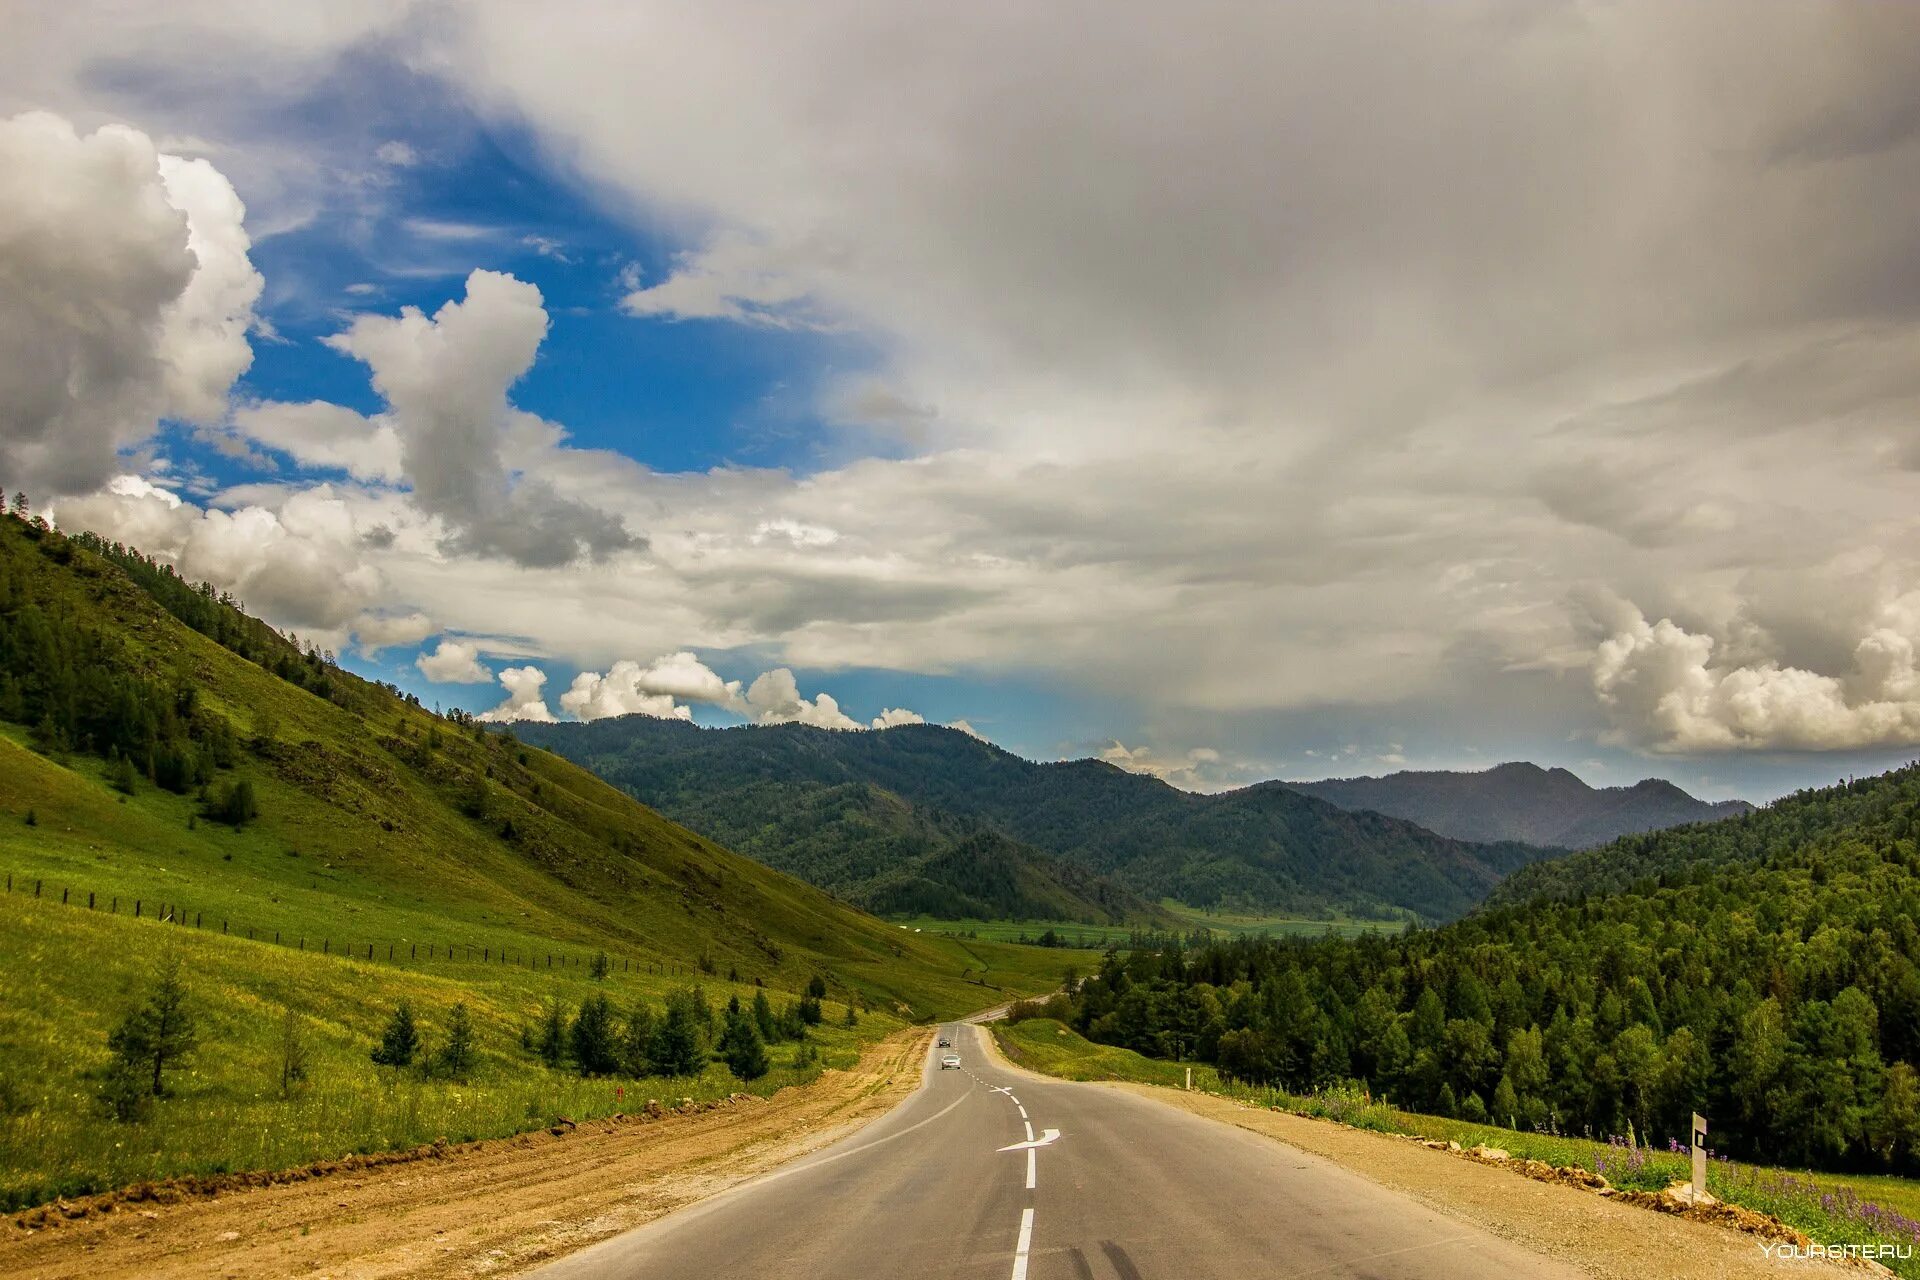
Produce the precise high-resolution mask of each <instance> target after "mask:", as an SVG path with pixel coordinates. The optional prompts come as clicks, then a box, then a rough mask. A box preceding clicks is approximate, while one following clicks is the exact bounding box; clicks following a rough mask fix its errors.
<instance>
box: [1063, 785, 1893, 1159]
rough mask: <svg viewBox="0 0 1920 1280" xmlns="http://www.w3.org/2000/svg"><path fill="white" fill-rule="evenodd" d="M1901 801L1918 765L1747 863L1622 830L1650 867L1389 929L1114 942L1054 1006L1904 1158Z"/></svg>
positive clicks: (1191, 1055)
mask: <svg viewBox="0 0 1920 1280" xmlns="http://www.w3.org/2000/svg"><path fill="white" fill-rule="evenodd" d="M1823 807H1831V808H1832V809H1834V810H1836V811H1837V812H1839V813H1842V814H1844V815H1846V820H1845V821H1840V820H1837V819H1835V817H1834V815H1833V814H1831V813H1826V814H1823V813H1821V812H1820V810H1821V809H1822V808H1823ZM1916 812H1920V772H1916V771H1915V770H1913V769H1906V770H1900V771H1897V772H1895V773H1892V774H1888V775H1886V776H1884V777H1882V778H1879V779H1872V780H1868V781H1867V782H1865V783H1862V782H1856V783H1852V784H1847V785H1845V786H1842V787H1838V788H1833V789H1830V790H1829V791H1828V792H1825V793H1811V794H1809V795H1807V796H1803V797H1800V798H1798V801H1797V804H1796V805H1795V806H1793V811H1791V812H1789V813H1788V814H1787V815H1785V817H1784V818H1783V817H1781V816H1779V815H1760V816H1759V817H1757V819H1756V823H1757V825H1758V826H1760V827H1762V828H1763V829H1766V830H1770V831H1773V832H1775V833H1776V836H1777V838H1774V839H1772V840H1771V841H1770V843H1769V844H1768V846H1767V847H1766V848H1765V849H1763V850H1760V851H1759V854H1758V856H1757V860H1756V859H1754V858H1726V857H1712V858H1702V859H1696V860H1692V861H1689V860H1687V859H1685V858H1682V857H1679V856H1673V857H1666V856H1665V853H1670V852H1671V850H1665V851H1664V852H1663V851H1662V848H1661V845H1662V836H1652V837H1633V838H1631V839H1630V840H1629V841H1628V842H1626V843H1627V847H1628V848H1629V850H1630V856H1631V857H1632V858H1633V859H1634V860H1635V861H1637V862H1639V863H1641V864H1643V865H1644V864H1645V863H1646V861H1647V856H1646V855H1647V853H1648V850H1649V848H1651V849H1652V850H1653V851H1654V852H1655V853H1656V854H1658V855H1661V856H1659V857H1657V858H1656V859H1655V861H1656V862H1657V863H1658V864H1659V866H1660V869H1659V870H1658V871H1656V872H1654V873H1652V874H1638V875H1634V876H1630V877H1628V878H1626V879H1625V880H1623V881H1620V882H1619V883H1620V884H1621V886H1622V887H1619V888H1616V889H1615V890H1614V891H1612V892H1608V893H1604V894H1588V893H1584V892H1580V891H1578V890H1577V889H1576V890H1575V891H1573V892H1572V893H1571V894H1568V895H1555V894H1547V895H1543V896H1535V897H1531V898H1525V899H1521V900H1518V901H1506V902H1503V903H1501V904H1499V905H1496V906H1493V907H1490V908H1487V909H1483V910H1482V911H1480V912H1478V913H1476V914H1475V915H1473V916H1470V917H1468V918H1467V919H1465V920H1462V921H1459V922H1457V923H1455V924H1452V925H1448V926H1445V927H1443V928H1439V929H1433V930H1412V931H1409V932H1407V933H1405V934H1404V935H1401V936H1397V937H1384V936H1371V937H1363V938H1357V939H1333V938H1329V939H1322V940H1317V941H1285V940H1279V939H1272V938H1261V939H1237V940H1232V941H1209V942H1205V943H1201V944H1199V945H1183V944H1181V943H1179V942H1177V941H1168V942H1167V943H1165V944H1164V945H1162V946H1159V947H1157V948H1153V949H1150V950H1142V951H1136V952H1133V953H1131V954H1126V955H1122V954H1121V953H1119V952H1118V951H1114V952H1110V953H1109V954H1108V956H1107V957H1106V959H1105V961H1104V962H1103V963H1102V965H1101V966H1100V969H1099V971H1098V972H1097V973H1095V974H1094V975H1092V976H1091V977H1089V978H1088V979H1086V980H1085V981H1084V982H1081V983H1079V984H1078V985H1077V989H1076V990H1075V992H1074V993H1073V995H1072V997H1071V999H1070V1000H1068V1001H1066V1002H1065V1005H1066V1007H1065V1008H1063V1009H1062V1010H1061V1012H1062V1013H1064V1014H1065V1016H1066V1018H1067V1019H1068V1020H1069V1021H1070V1022H1072V1023H1073V1024H1074V1025H1075V1026H1076V1027H1078V1028H1079V1029H1080V1030H1081V1031H1082V1032H1083V1033H1084V1034H1086V1035H1087V1036H1089V1037H1090V1038H1091V1039H1094V1040H1097V1041H1101V1042H1104V1043H1110V1044H1119V1045H1124V1046H1126V1047H1128V1048H1132V1049H1136V1050H1139V1051H1140V1052H1143V1053H1149V1054H1154V1055H1157V1056H1162V1057H1169V1058H1175V1059H1194V1060H1201V1061H1206V1062H1212V1063H1214V1064H1216V1065H1217V1066H1218V1068H1219V1069H1220V1071H1221V1072H1222V1074H1224V1075H1226V1076H1228V1077H1230V1078H1234V1079H1238V1080H1243V1081H1248V1082H1252V1083H1259V1084H1270V1085H1275V1086H1278V1087H1280V1088H1283V1089H1286V1090H1289V1091H1294V1092H1308V1091H1312V1090H1315V1089H1320V1088H1325V1087H1328V1086H1332V1085H1336V1084H1340V1083H1343V1082H1348V1081H1357V1082H1360V1083H1362V1084H1364V1085H1365V1086H1366V1087H1368V1088H1370V1089H1371V1090H1373V1091H1374V1092H1375V1093H1378V1094H1382V1095H1385V1096H1386V1097H1387V1098H1389V1099H1390V1100H1392V1101H1393V1102H1395V1103H1397V1104H1398V1105H1401V1106H1403V1107H1406V1108H1408V1109H1410V1110H1414V1111H1423V1112H1431V1113H1438V1114H1444V1115H1451V1116H1458V1117H1461V1118H1465V1119H1468V1120H1474V1121H1481V1120H1490V1121H1493V1122H1495V1123H1498V1124H1502V1125H1512V1126H1517V1127H1520V1128H1531V1129H1543V1130H1551V1131H1556V1132H1562V1133H1574V1134H1591V1135H1594V1136H1599V1137H1605V1136H1608V1135H1612V1134H1625V1133H1627V1132H1629V1126H1631V1128H1632V1131H1633V1132H1634V1133H1636V1134H1637V1135H1640V1136H1644V1137H1652V1138H1668V1137H1671V1138H1675V1139H1678V1140H1680V1141H1682V1142H1684V1141H1686V1139H1687V1136H1688V1120H1689V1117H1690V1115H1691V1113H1692V1112H1695V1111H1699V1112H1701V1113H1703V1114H1705V1115H1707V1116H1709V1117H1710V1118H1711V1122H1712V1124H1713V1132H1714V1134H1715V1146H1716V1148H1718V1149H1720V1150H1723V1151H1726V1152H1728V1153H1730V1154H1739V1155H1742V1156H1746V1157H1750V1158H1756V1159H1768V1160H1775V1161H1785V1162H1791V1163H1795V1164H1803V1165H1818V1166H1824V1167H1829V1168H1893V1169H1900V1170H1904V1171H1912V1170H1915V1169H1917V1168H1920V1077H1916V1073H1915V1068H1914V1064H1916V1063H1920V967H1917V965H1920V851H1917V850H1916V846H1915V840H1914V838H1913V832H1914V821H1913V820H1914V817H1915V814H1916ZM1732 821H1733V823H1738V822H1740V821H1743V820H1741V819H1735V820H1732ZM1716 825H1731V824H1716ZM1751 838H1752V833H1751V832H1748V833H1746V834H1742V833H1741V832H1738V831H1734V832H1727V833H1720V834H1718V835H1715V833H1714V829H1713V828H1695V829H1690V830H1686V831H1682V832H1681V833H1680V834H1678V835H1676V836H1672V837H1668V839H1671V840H1672V841H1674V842H1676V843H1678V844H1680V845H1683V846H1685V845H1688V844H1698V843H1699V842H1701V841H1702V840H1713V841H1717V842H1721V843H1725V842H1734V843H1738V842H1740V841H1745V840H1749V839H1751Z"/></svg>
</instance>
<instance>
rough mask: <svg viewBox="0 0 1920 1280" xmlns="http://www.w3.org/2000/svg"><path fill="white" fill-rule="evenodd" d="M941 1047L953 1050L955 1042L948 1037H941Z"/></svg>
mask: <svg viewBox="0 0 1920 1280" xmlns="http://www.w3.org/2000/svg"><path fill="white" fill-rule="evenodd" d="M940 1047H941V1048H942V1049H951V1048H953V1041H951V1040H949V1039H948V1038H947V1037H945V1036H941V1037H940Z"/></svg>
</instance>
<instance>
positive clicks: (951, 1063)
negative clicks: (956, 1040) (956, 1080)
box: [940, 1053, 960, 1071]
mask: <svg viewBox="0 0 1920 1280" xmlns="http://www.w3.org/2000/svg"><path fill="white" fill-rule="evenodd" d="M949 1067H951V1068H952V1069H953V1070H955V1071H958V1070H959V1069H960V1055H959V1054H957V1053H949V1054H947V1055H946V1056H945V1057H943V1058H941V1059H940V1069H941V1070H942V1071H945V1070H947V1069H948V1068H949Z"/></svg>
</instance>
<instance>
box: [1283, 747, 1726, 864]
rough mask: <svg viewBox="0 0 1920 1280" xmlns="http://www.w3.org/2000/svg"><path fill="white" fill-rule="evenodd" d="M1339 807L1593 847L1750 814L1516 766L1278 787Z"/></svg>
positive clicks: (1654, 787)
mask: <svg viewBox="0 0 1920 1280" xmlns="http://www.w3.org/2000/svg"><path fill="white" fill-rule="evenodd" d="M1278 785H1282V786H1285V787H1288V788H1291V789H1292V790H1294V791H1298V792H1300V793H1302V794H1304V795H1310V796H1315V797H1318V798H1319V799H1321V800H1325V801H1327V802H1328V803H1329V804H1336V805H1338V806H1340V807H1341V808H1342V809H1350V810H1357V809H1371V810H1372V811H1373V812H1375V813H1384V814H1388V815H1390V816H1392V817H1396V818H1405V819H1406V820H1407V821H1409V822H1416V823H1418V824H1420V825H1421V826H1423V827H1425V828H1427V829H1428V830H1429V831H1435V832H1438V833H1439V834H1441V835H1444V836H1452V837H1454V838H1455V839H1457V840H1475V841H1499V840H1519V841H1523V842H1525V843H1527V844H1536V845H1552V846H1558V847H1559V848H1563V849H1590V848H1593V847H1594V846H1596V845H1602V844H1607V843H1609V842H1610V841H1613V840H1617V839H1619V838H1620V837H1621V836H1626V835H1635V834H1638V833H1640V832H1643V831H1661V830H1665V829H1666V828H1668V827H1678V826H1684V825H1686V824H1687V823H1691V822H1716V821H1718V820H1720V819H1722V818H1733V817H1738V816H1739V815H1741V814H1743V813H1748V812H1751V811H1752V809H1753V806H1752V805H1750V804H1748V803H1747V802H1746V801H1744V800H1723V801H1720V802H1717V803H1716V802H1712V801H1706V800H1698V799H1695V798H1694V797H1693V796H1690V795H1688V794H1687V793H1686V792H1685V791H1682V790H1681V789H1680V788H1679V787H1676V786H1675V785H1674V784H1673V783H1671V782H1667V781H1665V780H1664V779H1661V778H1647V779H1645V780H1643V781H1640V782H1636V783H1635V784H1633V785H1632V786H1630V787H1591V786H1588V785H1587V784H1586V783H1585V782H1582V781H1581V780H1580V779H1579V778H1578V777H1577V776H1575V775H1574V774H1572V773H1570V772H1568V771H1567V770H1565V769H1543V768H1541V767H1540V766H1539V765H1537V764H1528V763H1525V762H1515V763H1510V764H1502V765H1497V766H1495V767H1494V768H1491V769H1488V770H1486V771H1484V772H1481V773H1467V772H1453V771H1448V770H1431V771H1408V772H1404V773H1391V774H1387V775H1386V776H1385V777H1379V778H1373V777H1366V778H1329V779H1327V780H1325V781H1323V782H1287V783H1281V784H1278Z"/></svg>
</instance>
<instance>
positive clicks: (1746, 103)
mask: <svg viewBox="0 0 1920 1280" xmlns="http://www.w3.org/2000/svg"><path fill="white" fill-rule="evenodd" d="M7 9H8V15H9V16H8V18H7V29H8V32H9V40H8V42H7V44H6V47H5V48H4V49H0V172H4V173H5V175H6V180H5V181H4V182H0V483H4V484H5V485H6V487H7V489H8V491H9V492H11V491H15V490H22V489H24V490H26V491H27V492H28V493H29V494H30V495H31V496H32V498H33V501H34V505H35V508H36V509H37V510H41V511H47V512H51V513H52V517H53V518H54V519H55V520H56V522H57V523H59V524H61V525H62V526H63V527H75V528H78V527H86V528H92V529H95V530H97V531H99V532H101V533H103V534H106V535H107V536H109V537H113V538H116V539H119V540H123V541H126V542H128V543H130V544H132V545H135V546H138V547H140V548H142V549H143V550H145V551H147V552H149V553H151V554H154V555H156V556H159V557H161V558H163V559H166V560H168V561H169V562H171V563H174V564H176V565H178V566H179V568H180V570H181V571H182V572H183V573H185V574H187V575H188V576H190V577H193V578H195V579H205V580H208V581H212V582H214V583H216V584H217V585H219V586H221V587H222V588H224V589H228V590H232V591H233V592H234V593H235V594H236V595H238V596H239V597H240V598H241V599H242V600H244V601H245V603H246V605H247V607H248V608H249V609H250V610H251V611H253V612H256V613H259V614H260V615H262V616H264V617H266V618H267V619H268V620H270V621H272V622H274V623H275V625H277V626H280V627H282V628H283V629H285V630H289V631H292V632H294V633H297V634H298V635H299V636H300V637H301V638H302V640H303V641H306V642H311V643H314V644H317V645H319V646H321V647H323V648H327V649H331V650H333V651H335V652H336V653H337V654H338V655H339V657H340V660H341V661H342V662H343V664H345V665H346V666H348V667H350V668H352V669H353V670H356V671H359V672H361V673H362V674H365V675H368V676H372V677H377V678H380V679H384V680H390V681H393V682H395V683H397V684H399V685H400V686H401V687H403V688H405V689H408V690H410V691H412V692H415V693H417V694H418V695H419V696H420V697H421V698H422V699H423V701H426V702H427V703H429V704H430V705H433V704H438V705H441V706H444V707H452V706H460V707H463V708H466V709H468V710H472V711H476V712H481V713H484V714H486V715H488V716H489V717H491V718H494V719H499V720H511V719H515V718H529V717H531V718H545V717H551V718H555V719H591V718H597V717H600V716H605V715H613V714H625V713H634V712H639V713H645V714H652V715H669V716H679V717H684V718H691V719H694V720H697V721H699V722H700V723H704V724H740V723H748V722H766V723H770V722H780V721H788V720H802V721H806V722H808V723H815V724H822V725H829V726H833V727H838V728H843V729H847V730H848V731H872V730H874V729H876V728H883V727H885V726H888V725H891V724H897V723H903V722H910V721H913V720H916V719H924V720H927V721H929V722H934V723H941V724H956V725H959V726H961V727H964V728H966V729H968V730H969V731H972V732H976V733H978V734H980V735H982V736H984V737H987V738H989V739H991V740H993V741H995V742H997V743H999V744H1001V745H1002V746H1005V747H1007V748H1008V749H1010V750H1013V751H1016V752H1019V753H1020V754H1023V755H1026V756H1029V757H1031V758H1036V759H1056V758H1068V757H1079V756H1088V755H1092V756H1100V757H1103V758H1106V759H1109V760H1111V761H1113V762H1114V763H1116V764H1119V765H1121V766H1122V767H1126V768H1132V769H1137V770H1141V771H1145V772H1151V773H1154V774H1157V775H1158V776H1161V777H1164V778H1166V779H1167V780H1168V781H1170V782H1173V783H1174V784H1175V785H1179V786H1184V787H1189V788H1195V789H1204V790H1217V789H1221V788H1226V787H1232V786H1238V785H1244V784H1246V783H1248V782H1252V781H1255V780H1259V779H1263V778H1269V777H1282V778H1303V779H1304V778H1317V777H1327V776H1350V775H1354V774H1362V773H1383V772H1390V771H1393V770H1396V769H1402V768H1482V767H1486V766H1489V765H1491V764H1494V763H1498V762H1500V761H1503V760H1510V759H1531V760H1535V761H1538V762H1540V763H1542V764H1546V765H1561V766H1565V767H1568V768H1571V769H1573V770H1574V771H1575V772H1576V773H1579V774H1580V775H1581V776H1583V777H1585V778H1586V779H1587V780H1588V781H1590V782H1593V783H1595V784H1598V785H1609V784H1620V783H1626V782H1631V781H1634V780H1636V779H1638V778H1641V777H1646V776H1661V777H1667V778H1671V779H1673V780H1675V781H1676V782H1678V783H1679V784H1680V785H1682V786H1684V787H1686V788H1687V789H1689V790H1691V791H1693V792H1695V793H1696V794H1699V795H1702V796H1706V797H1711V798H1723V797H1728V796H1736V795H1737V796H1744V797H1747V798H1751V799H1766V798H1770V797H1772V796H1775V795H1778V794H1781V793H1783V792H1785V791H1789V790H1792V789H1795V788H1797V787H1801V786H1808V785H1819V784H1824V783H1827V782H1830V781H1832V780H1834V779H1835V778H1839V777H1844V776H1849V775H1854V774H1861V773H1867V772H1873V771H1877V770H1879V769H1883V768H1886V767H1889V766H1890V765H1892V764H1895V763H1899V762H1903V761H1905V760H1907V759H1909V758H1911V757H1912V756H1914V755H1915V754H1916V750H1915V744H1916V743H1920V669H1917V668H1916V659H1915V645H1916V643H1920V503H1917V502H1916V501H1915V499H1916V497H1920V484H1917V483H1916V482H1917V481H1920V435H1917V434H1916V416H1915V412H1916V409H1917V408H1920V358H1916V357H1920V220H1916V219H1915V218H1914V217H1913V216H1912V211H1913V209H1914V208H1915V207H1916V199H1920V107H1917V106H1916V103H1920V99H1916V97H1915V96H1914V94H1913V92H1912V86H1913V85H1914V84H1916V83H1920V9H1917V8H1914V7H1912V6H1900V5H1882V4H1844V3H1836V4H1828V5H1820V6H1787V5H1771V6H1752V5H1750V4H1745V3H1725V4H1714V3H1702V4H1695V5H1686V6H1675V5H1670V4H1665V3H1646V4H1637V3H1620V4H1603V3H1577V4H1576V3H1568V4H1547V3H1532V2H1529V3H1524V4H1520V3H1499V2H1495V3H1464V2H1463V3H1459V4H1448V5H1424V6H1408V5H1366V4H1362V5H1355V4H1351V3H1344V2H1343V3H1312V2H1302V3H1294V4H1288V5H1270V6H1247V5H1241V4H1211V3H1204V2H1203V3H1198V4H1193V5H1182V6H1172V7H1170V6H1165V5H1149V4H1137V3H1131V2H1129V0H1122V2H1119V3H1115V2H1112V0H1108V2H1104V3H1100V4H1090V3H1088V4H1083V3H1063V4H1056V5H1050V6H1044V7H1041V8H1040V9H1036V8H1035V7H1034V6H1030V5H1015V4H1002V3H992V2H989V3H982V4H977V5H969V6H963V7H959V8H955V7H953V6H925V7H922V6H913V5H881V4H872V3H846V2H842V0H821V2H819V3H812V4H808V5H757V4H743V3H719V4H712V5H699V6H688V5H655V4H650V3H639V2H636V3H620V4H603V5H596V4H569V5H557V6H556V5H540V6H531V5H525V4H520V3H515V2H509V0H472V2H470V3H463V4H449V3H403V2H395V3H387V2H382V3H355V2H353V0H341V2H337V3H333V4H329V5H326V6H299V7H292V8H289V7H287V6H263V5H258V4H253V3H250V2H245V0H176V2H174V3H168V4H165V5H161V4H154V3H104V2H102V3H51V2H42V0H13V3H10V4H9V5H8V6H7Z"/></svg>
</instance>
